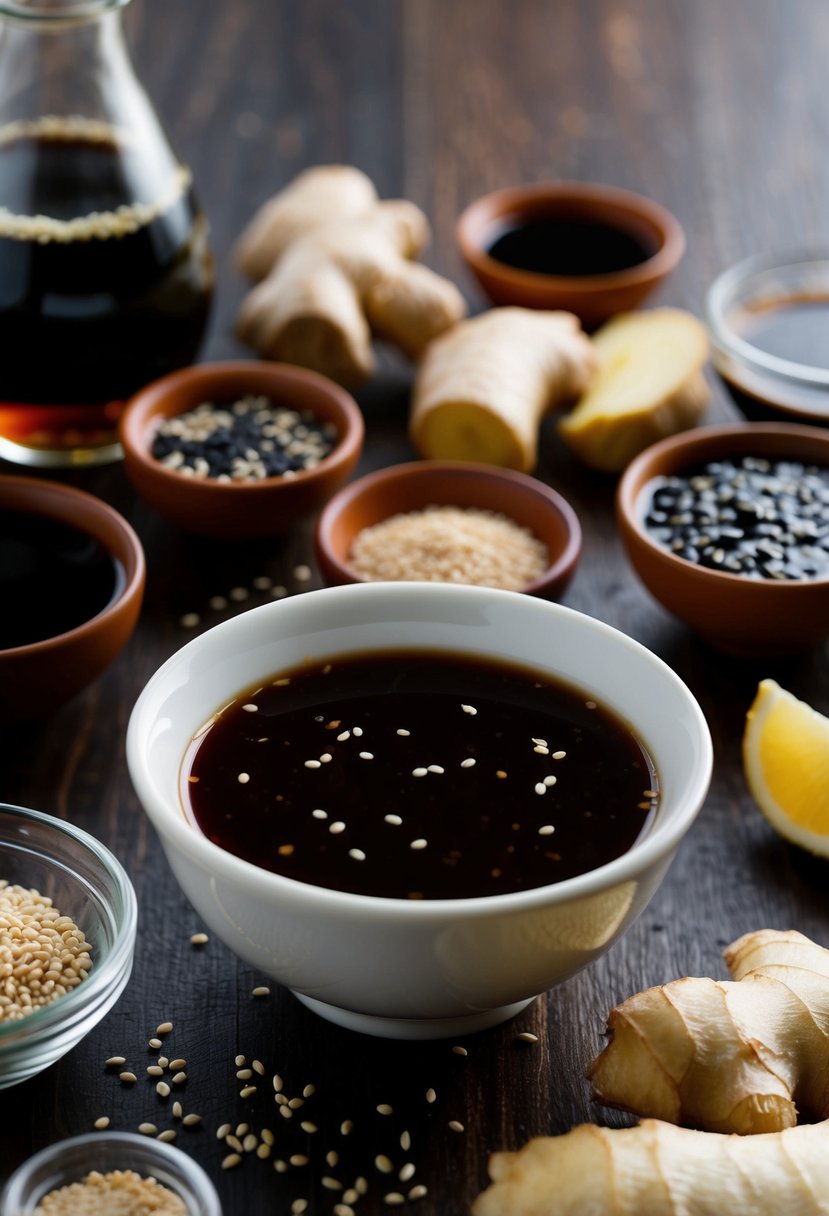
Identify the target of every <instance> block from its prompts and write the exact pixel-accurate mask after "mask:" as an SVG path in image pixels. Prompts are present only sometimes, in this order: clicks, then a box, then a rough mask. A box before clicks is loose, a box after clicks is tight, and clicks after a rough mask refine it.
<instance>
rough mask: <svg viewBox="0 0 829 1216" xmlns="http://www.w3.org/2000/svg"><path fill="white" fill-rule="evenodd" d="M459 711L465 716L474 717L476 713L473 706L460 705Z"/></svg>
mask: <svg viewBox="0 0 829 1216" xmlns="http://www.w3.org/2000/svg"><path fill="white" fill-rule="evenodd" d="M461 709H462V710H463V712H464V713H465V714H472V715H475V714H476V713H477V712H478V711H477V709H476V708H475V706H474V705H461Z"/></svg>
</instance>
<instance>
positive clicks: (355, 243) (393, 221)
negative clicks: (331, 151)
mask: <svg viewBox="0 0 829 1216" xmlns="http://www.w3.org/2000/svg"><path fill="white" fill-rule="evenodd" d="M340 198H341V199H342V204H341V205H338V199H340ZM428 239H429V225H428V223H427V221H426V217H425V216H424V215H423V212H422V211H420V209H419V208H418V207H416V206H415V205H414V204H413V203H410V202H406V201H405V200H386V201H383V202H380V201H378V200H377V196H376V193H375V191H374V187H373V186H372V185H371V182H369V180H368V178H366V177H365V176H364V175H363V174H361V173H359V172H358V170H356V169H348V168H347V167H345V166H338V165H328V166H321V167H320V168H317V169H313V170H309V171H308V172H307V173H305V174H302V175H300V177H299V178H297V179H296V181H295V182H293V183H292V184H291V185H289V186H288V187H286V189H285V190H284V191H283V192H282V193H281V194H279V195H277V196H276V197H275V198H274V199H272V200H271V202H270V203H267V204H266V205H265V207H264V208H262V209H261V210H260V212H259V213H258V214H257V215H256V216H255V217H254V219H253V221H252V222H251V224H250V225H249V227H248V229H247V230H246V232H245V233H243V235H242V237H241V239H240V241H239V245H238V249H237V257H238V260H239V263H240V265H241V267H242V268H243V269H244V270H245V271H246V272H247V273H249V274H251V276H252V277H255V278H259V279H260V280H261V281H260V282H259V283H257V285H256V286H255V287H254V288H253V289H252V291H250V292H249V293H248V295H247V296H246V297H245V299H244V300H243V301H242V304H241V307H240V310H239V315H238V317H237V323H236V330H237V334H238V336H239V337H240V338H241V339H242V341H244V342H247V343H248V344H249V345H250V346H253V347H254V348H255V349H256V350H257V351H258V352H259V353H260V354H261V355H263V356H265V357H267V358H270V359H280V360H283V361H284V362H286V363H296V364H299V365H300V366H302V367H308V368H311V369H312V370H314V371H317V372H321V373H322V374H323V375H328V376H331V377H332V378H333V379H334V380H337V381H339V382H340V383H341V384H347V385H353V384H358V383H360V382H361V381H362V380H365V379H366V378H367V377H368V376H370V375H371V374H372V373H373V371H374V369H375V358H374V353H373V350H372V346H371V339H372V335H375V336H377V337H381V338H385V339H387V340H388V341H391V342H393V343H395V344H396V345H397V346H398V347H399V348H400V349H401V350H402V351H404V353H405V354H407V355H408V356H409V357H411V358H416V357H418V356H419V355H420V354H421V352H422V351H423V349H424V347H425V346H426V344H427V343H428V342H429V341H430V340H431V339H432V338H434V337H436V336H437V335H438V334H441V333H443V331H444V330H445V329H447V328H448V327H449V326H450V325H452V324H454V322H456V321H458V320H459V319H460V318H461V317H462V316H463V315H464V314H465V312H466V305H465V303H464V300H463V297H462V296H461V294H460V292H459V291H458V289H457V288H456V287H455V286H454V284H452V283H450V282H449V281H448V280H447V279H444V278H441V276H440V275H437V274H435V273H434V271H432V270H429V269H428V268H427V267H426V266H422V265H419V264H418V263H415V262H414V261H412V260H411V259H413V258H414V257H416V255H417V254H418V253H419V252H420V251H421V249H422V248H423V246H424V245H425V244H426V242H427V241H428ZM263 274H264V277H263Z"/></svg>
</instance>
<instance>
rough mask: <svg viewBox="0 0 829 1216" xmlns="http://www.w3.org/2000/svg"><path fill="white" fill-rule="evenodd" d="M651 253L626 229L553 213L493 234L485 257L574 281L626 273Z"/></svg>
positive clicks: (651, 249)
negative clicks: (582, 277) (587, 277)
mask: <svg viewBox="0 0 829 1216" xmlns="http://www.w3.org/2000/svg"><path fill="white" fill-rule="evenodd" d="M656 251H657V246H656V244H655V243H654V242H652V241H649V240H647V239H646V238H645V237H644V236H642V235H640V234H639V233H636V232H633V231H632V230H628V229H625V228H620V227H617V226H616V225H613V224H609V223H604V222H603V221H601V220H598V219H592V218H588V217H580V216H576V215H573V216H568V215H556V214H553V215H538V216H529V217H527V218H526V219H523V218H518V219H516V220H515V222H513V223H510V224H508V225H506V226H505V227H504V228H503V229H501V230H500V231H499V232H496V234H495V237H494V239H493V241H492V244H491V245H490V246H489V248H488V250H487V253H488V254H489V256H490V257H491V258H494V259H495V261H496V262H503V263H504V264H505V265H506V266H512V267H514V268H515V269H516V270H524V271H529V272H531V273H534V274H549V275H557V276H561V277H564V278H574V277H581V276H582V275H588V276H590V275H603V274H615V273H617V272H618V271H620V270H630V269H631V268H632V267H633V266H639V265H640V264H641V263H642V262H646V261H647V260H648V258H651V257H653V255H654V254H655V253H656Z"/></svg>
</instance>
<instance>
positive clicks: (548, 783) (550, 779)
mask: <svg viewBox="0 0 829 1216" xmlns="http://www.w3.org/2000/svg"><path fill="white" fill-rule="evenodd" d="M557 780H558V778H557V777H554V776H553V774H552V773H550V774H549V776H547V777H545V778H544V784H545V785H546V786H547V787H548V788H549V787H550V786H551V785H555V783H556V781H557Z"/></svg>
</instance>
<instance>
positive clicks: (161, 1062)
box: [156, 1056, 170, 1068]
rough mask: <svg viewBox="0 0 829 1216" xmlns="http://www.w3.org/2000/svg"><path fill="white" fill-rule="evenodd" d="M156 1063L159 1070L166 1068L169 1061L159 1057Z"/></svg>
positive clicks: (164, 1057)
mask: <svg viewBox="0 0 829 1216" xmlns="http://www.w3.org/2000/svg"><path fill="white" fill-rule="evenodd" d="M156 1062H157V1063H158V1064H159V1066H160V1067H161V1068H166V1067H167V1065H168V1064H169V1063H170V1061H169V1060H168V1059H167V1057H166V1056H159V1057H158V1060H157V1061H156Z"/></svg>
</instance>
